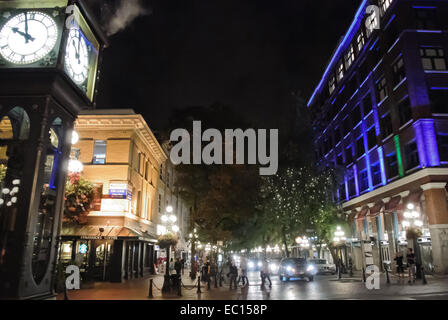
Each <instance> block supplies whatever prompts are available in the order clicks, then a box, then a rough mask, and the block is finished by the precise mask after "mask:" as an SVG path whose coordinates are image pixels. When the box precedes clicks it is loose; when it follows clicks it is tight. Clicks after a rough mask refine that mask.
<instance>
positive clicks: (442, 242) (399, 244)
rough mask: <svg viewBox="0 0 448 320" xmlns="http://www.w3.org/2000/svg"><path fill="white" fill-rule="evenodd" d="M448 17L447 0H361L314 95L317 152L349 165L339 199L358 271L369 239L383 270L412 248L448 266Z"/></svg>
mask: <svg viewBox="0 0 448 320" xmlns="http://www.w3.org/2000/svg"><path fill="white" fill-rule="evenodd" d="M371 5H375V6H376V8H378V10H377V9H375V7H370V8H368V7H369V6H371ZM372 8H373V10H372ZM370 10H372V11H370ZM366 12H373V13H372V14H371V15H369V14H368V13H366ZM447 16H448V1H443V0H442V1H429V0H428V1H408V0H379V1H377V0H375V1H373V0H372V1H368V0H364V1H362V4H361V5H360V7H359V8H358V11H357V13H356V15H355V18H354V20H353V22H352V24H351V26H350V28H349V30H348V31H347V33H346V34H345V36H344V37H343V38H342V40H341V41H340V43H339V44H338V47H337V49H336V51H335V52H334V54H333V56H332V57H331V60H330V62H329V64H328V66H327V67H326V69H325V72H324V74H323V76H322V78H321V80H320V83H319V84H318V86H317V87H316V89H315V91H314V93H313V95H312V96H311V98H310V99H309V102H308V107H309V108H310V110H311V112H312V114H313V123H314V130H315V134H316V136H315V148H316V157H317V159H318V161H319V162H320V164H321V165H322V166H329V167H334V168H336V170H337V171H339V172H341V173H343V174H341V175H339V176H342V177H343V178H342V179H340V181H339V186H338V190H337V192H336V194H335V195H334V198H335V200H336V201H338V202H340V203H341V204H342V208H343V210H344V212H345V214H346V216H347V218H348V221H349V223H350V225H351V226H352V230H351V231H352V232H351V233H352V238H350V241H349V245H348V247H349V249H350V250H348V252H349V254H347V255H352V258H353V260H354V263H355V267H356V268H357V269H360V268H361V267H363V266H364V267H365V266H366V260H365V258H364V254H363V247H364V246H363V245H361V244H363V243H369V244H371V245H372V246H373V249H372V253H373V260H374V263H375V264H376V265H377V266H379V267H380V268H382V266H383V263H388V262H392V263H393V258H394V257H395V255H396V254H397V253H398V252H400V251H403V252H404V251H405V250H406V248H407V247H408V246H414V248H416V249H417V248H418V250H419V254H420V257H421V260H422V264H423V266H424V267H425V269H426V270H430V271H434V272H437V273H448V209H447V182H448V63H447V54H448V20H447V19H446V17H447ZM408 207H409V208H412V207H414V209H412V210H413V211H412V214H414V213H415V214H416V216H419V220H416V222H415V221H414V222H415V226H412V227H413V228H414V230H418V232H420V234H418V239H417V241H416V243H414V241H410V239H409V233H408V236H406V235H407V233H406V230H407V228H409V224H411V223H413V221H411V219H409V218H410V216H412V215H410V214H409V212H407V210H408ZM416 216H415V217H416Z"/></svg>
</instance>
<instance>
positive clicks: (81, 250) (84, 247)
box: [79, 243, 87, 254]
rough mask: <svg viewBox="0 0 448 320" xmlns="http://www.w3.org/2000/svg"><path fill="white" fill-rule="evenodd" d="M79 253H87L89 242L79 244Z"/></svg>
mask: <svg viewBox="0 0 448 320" xmlns="http://www.w3.org/2000/svg"><path fill="white" fill-rule="evenodd" d="M79 253H82V254H85V253H87V244H85V243H83V244H81V245H80V246H79Z"/></svg>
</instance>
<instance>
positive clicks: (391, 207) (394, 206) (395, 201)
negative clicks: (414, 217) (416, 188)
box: [384, 196, 401, 212]
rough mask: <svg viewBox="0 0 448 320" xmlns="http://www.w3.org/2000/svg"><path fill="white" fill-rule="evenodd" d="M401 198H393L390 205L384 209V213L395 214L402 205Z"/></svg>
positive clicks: (387, 204)
mask: <svg viewBox="0 0 448 320" xmlns="http://www.w3.org/2000/svg"><path fill="white" fill-rule="evenodd" d="M400 200H401V196H396V197H393V198H392V199H390V200H389V202H388V203H386V207H385V208H384V211H386V212H394V211H396V210H397V208H398V205H399V203H400Z"/></svg>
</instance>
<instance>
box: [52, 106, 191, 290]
mask: <svg viewBox="0 0 448 320" xmlns="http://www.w3.org/2000/svg"><path fill="white" fill-rule="evenodd" d="M75 130H76V132H77V133H78V135H79V142H78V143H76V144H74V145H73V148H72V157H75V158H77V159H78V160H79V161H80V162H81V163H82V164H83V170H82V173H81V176H82V177H83V178H84V179H86V180H87V181H89V182H91V183H93V185H94V188H95V192H94V199H93V201H92V204H91V206H90V209H89V213H88V215H87V217H86V219H84V221H80V223H79V224H73V223H71V224H70V223H65V224H64V225H63V228H62V232H61V237H62V242H61V246H60V252H59V255H60V261H61V262H62V263H69V262H71V263H72V262H73V261H75V263H76V264H78V265H79V266H80V267H81V268H80V269H81V272H82V273H84V275H85V277H86V278H90V279H92V280H110V281H114V282H120V281H122V279H130V278H135V277H142V276H144V275H145V274H147V273H154V272H155V269H154V264H155V263H156V259H157V257H158V256H159V255H160V252H158V246H157V245H156V242H157V237H158V234H159V231H160V230H159V229H160V226H161V221H160V216H161V214H162V213H164V212H165V209H166V207H167V206H169V205H170V206H172V207H173V213H174V214H175V215H176V216H177V221H178V222H177V224H178V226H179V229H180V230H179V238H180V239H183V238H184V235H183V231H184V230H185V228H187V225H186V224H185V223H184V221H186V220H187V212H188V211H187V209H186V206H185V204H184V202H183V201H182V199H181V198H180V197H179V196H178V194H177V192H176V190H175V187H174V181H175V174H174V167H173V165H172V164H171V163H170V161H169V158H168V156H167V152H166V151H165V150H164V148H163V147H162V146H161V145H160V144H159V142H158V141H157V139H156V137H155V136H154V134H153V133H152V131H151V130H150V129H149V127H148V125H147V123H146V122H145V120H144V119H143V117H142V116H141V115H139V114H135V112H134V111H133V110H131V109H110V110H106V109H103V110H89V111H83V112H81V113H80V115H79V116H78V118H77V120H76V123H75ZM182 244H183V243H182V241H180V243H179V245H178V251H183V250H185V248H184V247H182ZM177 254H178V255H180V254H181V253H180V252H178V253H177Z"/></svg>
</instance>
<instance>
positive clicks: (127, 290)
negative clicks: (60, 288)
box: [57, 272, 241, 300]
mask: <svg viewBox="0 0 448 320" xmlns="http://www.w3.org/2000/svg"><path fill="white" fill-rule="evenodd" d="M150 279H153V291H152V294H153V298H149V297H148V295H149V282H150ZM163 280H164V276H163V275H153V276H147V277H144V278H138V279H132V280H126V281H123V282H122V283H112V282H95V283H94V284H93V286H92V287H91V288H85V289H81V290H70V291H68V298H69V300H169V299H180V300H231V299H232V298H233V299H234V298H235V294H236V293H237V292H239V291H240V290H241V289H240V288H238V289H236V290H232V291H230V290H229V288H228V287H224V285H223V287H222V288H219V284H218V288H215V287H214V285H215V284H214V282H213V281H212V282H211V284H210V290H208V289H207V283H205V282H201V292H202V293H201V294H200V295H199V294H198V293H197V287H198V286H197V279H196V280H194V281H192V280H191V278H190V277H189V276H188V273H187V272H186V273H185V275H184V276H182V284H183V286H182V296H181V297H179V296H178V295H177V294H176V293H172V294H166V295H163V296H162V292H161V289H162V286H163ZM57 300H64V294H63V293H61V294H58V296H57Z"/></svg>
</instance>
